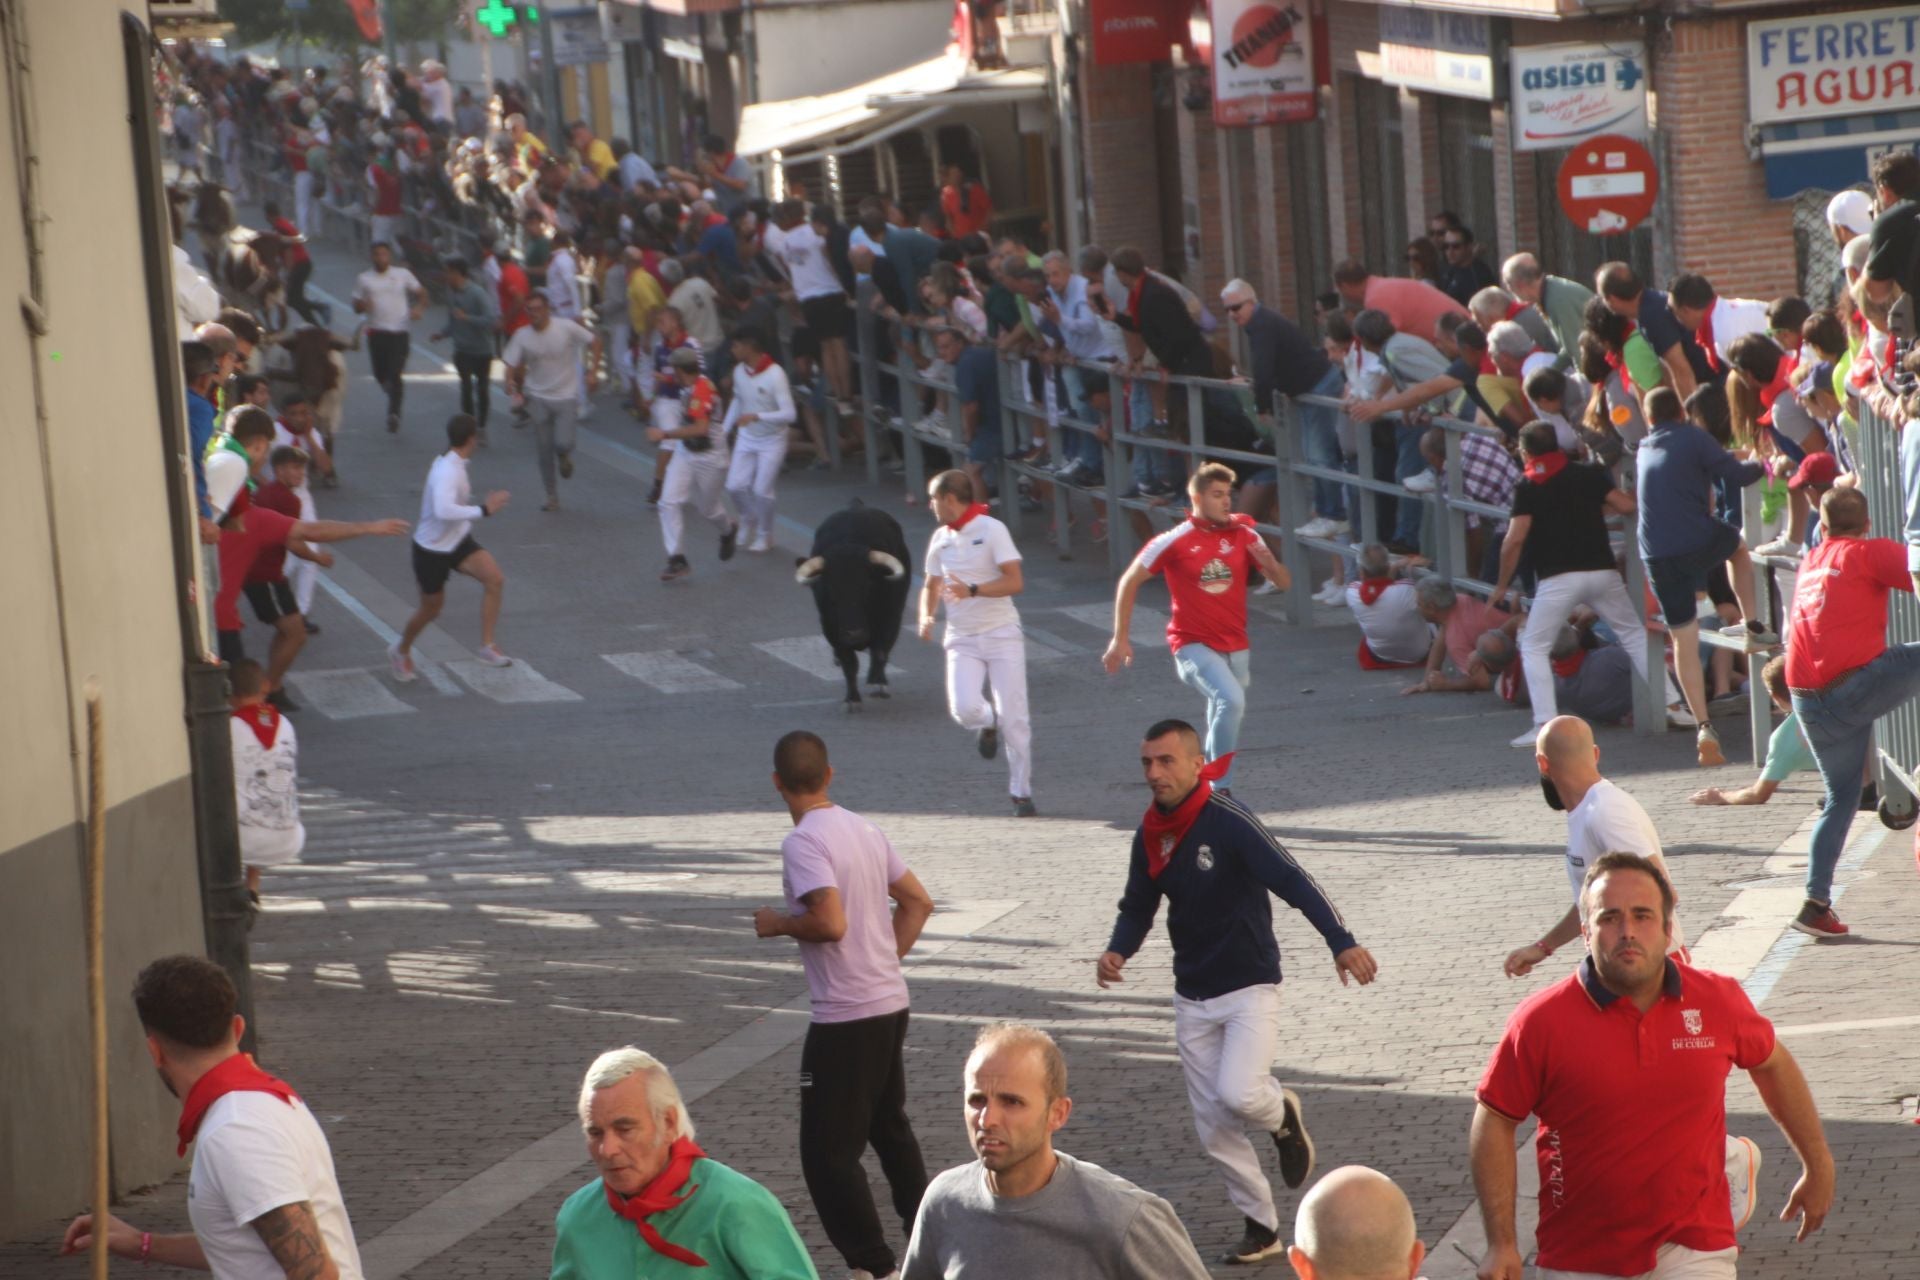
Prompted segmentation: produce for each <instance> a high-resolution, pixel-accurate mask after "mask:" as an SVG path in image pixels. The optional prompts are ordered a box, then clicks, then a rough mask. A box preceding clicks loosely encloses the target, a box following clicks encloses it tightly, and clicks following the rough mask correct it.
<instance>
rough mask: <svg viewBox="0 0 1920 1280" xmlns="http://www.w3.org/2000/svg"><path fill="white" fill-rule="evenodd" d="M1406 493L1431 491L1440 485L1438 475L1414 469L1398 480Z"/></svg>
mask: <svg viewBox="0 0 1920 1280" xmlns="http://www.w3.org/2000/svg"><path fill="white" fill-rule="evenodd" d="M1400 487H1401V488H1402V489H1405V490H1406V491H1407V492H1408V493H1432V492H1433V491H1434V490H1436V489H1438V488H1439V487H1440V477H1439V476H1437V475H1435V474H1433V472H1431V471H1416V472H1415V473H1414V474H1412V475H1410V476H1408V477H1407V478H1406V479H1405V480H1402V481H1401V482H1400Z"/></svg>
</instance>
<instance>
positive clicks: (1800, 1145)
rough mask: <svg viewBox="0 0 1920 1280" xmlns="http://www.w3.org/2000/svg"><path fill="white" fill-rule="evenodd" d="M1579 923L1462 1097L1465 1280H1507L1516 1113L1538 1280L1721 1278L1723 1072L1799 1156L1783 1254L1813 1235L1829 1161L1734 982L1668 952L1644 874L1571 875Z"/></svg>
mask: <svg viewBox="0 0 1920 1280" xmlns="http://www.w3.org/2000/svg"><path fill="white" fill-rule="evenodd" d="M1855 777H1856V778H1857V777H1858V774H1856V775H1855ZM1580 918H1581V932H1582V934H1584V935H1585V938H1586V943H1587V958H1586V959H1585V960H1583V961H1582V962H1581V964H1580V968H1579V969H1578V970H1577V971H1576V972H1575V973H1573V974H1571V975H1569V976H1568V977H1567V978H1566V979H1565V980H1564V981H1561V982H1557V983H1555V984H1554V985H1553V986H1551V987H1548V988H1547V989H1546V990H1544V991H1540V992H1537V993H1535V994H1534V995H1532V996H1530V997H1529V998H1528V999H1527V1000H1526V1001H1524V1002H1523V1003H1522V1004H1521V1005H1520V1007H1519V1008H1518V1009H1516V1010H1514V1012H1513V1016H1512V1017H1511V1018H1509V1019H1508V1020H1507V1029H1506V1034H1505V1035H1503V1036H1502V1037H1501V1039H1500V1043H1499V1044H1498V1045H1497V1046H1496V1047H1495V1048H1494V1051H1493V1056H1492V1058H1491V1059H1490V1060H1489V1061H1488V1063H1487V1069H1486V1072H1485V1074H1484V1075H1482V1076H1481V1078H1480V1087H1479V1089H1478V1090H1477V1091H1476V1093H1475V1096H1476V1097H1477V1098H1478V1100H1479V1104H1480V1105H1479V1108H1478V1109H1477V1110H1476V1111H1475V1113H1474V1117H1473V1137H1472V1156H1473V1185H1474V1190H1475V1192H1476V1193H1477V1194H1478V1196H1479V1199H1480V1213H1481V1217H1482V1219H1483V1220H1484V1222H1485V1224H1486V1232H1487V1253H1486V1257H1485V1258H1484V1259H1483V1260H1482V1261H1481V1264H1480V1272H1479V1274H1480V1276H1481V1280H1521V1275H1522V1260H1521V1256H1520V1248H1519V1242H1518V1239H1517V1236H1516V1232H1515V1228H1514V1205H1513V1198H1514V1187H1515V1181H1516V1163H1517V1162H1516V1157H1515V1154H1514V1132H1515V1130H1516V1129H1518V1127H1519V1125H1520V1122H1521V1121H1522V1120H1523V1119H1524V1118H1526V1117H1527V1116H1529V1115H1537V1116H1539V1118H1540V1128H1539V1133H1538V1136H1537V1138H1536V1140H1535V1144H1534V1145H1535V1149H1536V1154H1537V1158H1538V1160H1539V1164H1540V1226H1539V1230H1538V1233H1537V1236H1536V1239H1537V1241H1538V1245H1539V1256H1538V1257H1537V1259H1536V1266H1537V1267H1538V1271H1537V1273H1536V1274H1537V1275H1538V1277H1539V1280H1598V1278H1599V1277H1604V1276H1633V1277H1638V1278H1639V1280H1733V1277H1734V1276H1735V1274H1736V1272H1735V1265H1734V1264H1735V1261H1736V1259H1737V1258H1738V1256H1739V1249H1738V1247H1737V1246H1736V1244H1735V1243H1734V1229H1735V1228H1734V1220H1733V1215H1732V1211H1731V1208H1730V1204H1729V1200H1730V1194H1729V1187H1728V1185H1727V1175H1726V1167H1725V1161H1726V1138H1727V1076H1728V1075H1729V1074H1730V1073H1731V1072H1732V1070H1733V1069H1734V1068H1735V1067H1739V1068H1740V1069H1742V1070H1744V1071H1746V1072H1747V1073H1748V1075H1749V1076H1751V1077H1752V1079H1753V1083H1754V1087H1755V1088H1756V1089H1757V1090H1758V1091H1759V1093H1760V1100H1761V1102H1762V1103H1763V1104H1764V1105H1765V1106H1766V1108H1767V1113H1768V1114H1769V1115H1771V1116H1772V1117H1773V1119H1774V1121H1775V1123H1777V1124H1778V1125H1779V1126H1780V1128H1781V1130H1782V1131H1783V1132H1784V1133H1785V1134H1786V1136H1787V1141H1788V1142H1789V1143H1791V1144H1792V1146H1793V1149H1794V1152H1795V1153H1796V1154H1797V1155H1798V1156H1799V1157H1800V1163H1801V1166H1802V1172H1801V1175H1800V1179H1799V1181H1798V1182H1797V1183H1795V1184H1794V1188H1793V1194H1792V1195H1790V1196H1789V1197H1788V1198H1787V1205H1786V1208H1785V1209H1783V1210H1782V1211H1781V1214H1780V1218H1781V1220H1782V1221H1791V1220H1792V1219H1793V1218H1795V1217H1798V1218H1799V1219H1800V1229H1799V1231H1798V1233H1797V1234H1796V1235H1795V1237H1794V1238H1795V1239H1796V1240H1805V1239H1806V1238H1807V1237H1808V1236H1809V1235H1812V1234H1813V1233H1814V1232H1815V1231H1817V1230H1819V1228H1820V1224H1821V1222H1822V1221H1824V1220H1825V1218H1826V1216H1827V1210H1828V1209H1829V1208H1830V1207H1831V1206H1832V1204H1833V1156H1832V1154H1831V1153H1830V1152H1829V1151H1828V1150H1827V1140H1826V1136H1825V1134H1824V1133H1822V1131H1821V1128H1820V1114H1819V1112H1818V1110H1817V1109H1816V1108H1815V1106H1814V1101H1813V1094H1812V1093H1811V1092H1810V1091H1809V1090H1808V1088H1807V1081H1806V1077H1804V1076H1803V1075H1801V1074H1800V1067H1799V1064H1797V1063H1796V1062H1795V1061H1794V1060H1793V1055H1792V1054H1790V1053H1788V1052H1787V1050H1786V1048H1785V1047H1784V1046H1782V1045H1780V1044H1779V1043H1778V1042H1777V1041H1776V1040H1775V1039H1774V1033H1773V1024H1772V1023H1770V1022H1768V1021H1767V1020H1766V1019H1765V1018H1763V1017H1761V1016H1760V1014H1759V1012H1758V1011H1757V1010H1755V1009H1754V1007H1753V1002H1752V1001H1751V1000H1749V999H1748V998H1747V995H1746V992H1745V991H1743V990H1742V989H1741V987H1740V984H1739V983H1737V982H1735V981H1734V980H1733V979H1731V978H1728V977H1725V976H1723V975H1721V974H1717V973H1710V972H1708V971H1706V970H1704V969H1695V968H1693V967H1692V966H1691V965H1688V964H1685V963H1682V962H1680V961H1677V960H1675V959H1673V958H1672V957H1671V956H1669V955H1668V954H1667V942H1668V936H1669V932H1670V930H1671V928H1672V920H1673V889H1672V887H1671V886H1670V885H1669V884H1668V883H1667V878H1666V876H1664V875H1663V874H1661V871H1660V868H1659V867H1658V866H1657V865H1656V864H1655V863H1653V862H1652V861H1651V860H1650V859H1647V858H1643V857H1641V856H1640V855H1639V854H1634V853H1608V854H1605V855H1603V856H1602V857H1600V858H1599V859H1598V860H1596V861H1595V862H1594V864H1593V866H1592V867H1591V868H1589V869H1588V871H1587V878H1586V883H1585V885H1584V887H1583V888H1582V890H1581V893H1580ZM1750 1194H1751V1193H1750V1192H1749V1196H1750Z"/></svg>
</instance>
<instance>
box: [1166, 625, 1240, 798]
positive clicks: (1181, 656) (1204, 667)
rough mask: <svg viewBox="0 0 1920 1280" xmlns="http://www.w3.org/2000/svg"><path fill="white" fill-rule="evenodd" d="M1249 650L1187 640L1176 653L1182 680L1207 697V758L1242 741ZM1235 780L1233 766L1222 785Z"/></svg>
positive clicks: (1226, 751)
mask: <svg viewBox="0 0 1920 1280" xmlns="http://www.w3.org/2000/svg"><path fill="white" fill-rule="evenodd" d="M1248 656H1249V651H1248V650H1246V649H1241V650H1239V651H1237V652H1234V653H1221V652H1219V651H1218V650H1214V649H1209V648H1207V646H1205V645H1203V644H1183V645H1181V646H1180V648H1179V650H1178V651H1177V652H1175V653H1174V655H1173V669H1174V670H1175V671H1176V672H1178V673H1179V675H1180V683H1181V684H1184V685H1186V686H1187V687H1188V688H1189V689H1192V690H1193V691H1194V692H1196V693H1198V694H1200V695H1201V696H1202V697H1204V698H1205V699H1206V700H1207V740H1206V742H1205V743H1204V744H1203V745H1204V746H1205V748H1206V752H1207V759H1209V760H1218V759H1219V758H1220V757H1221V756H1224V755H1230V754H1232V752H1233V751H1234V749H1235V748H1236V747H1238V746H1239V745H1240V721H1241V719H1242V718H1243V717H1244V716H1245V715H1246V714H1247V685H1248V684H1250V683H1251V682H1252V680H1253V669H1252V667H1251V665H1250V664H1249V661H1248ZM1232 782H1233V770H1232V769H1231V768H1229V769H1228V770H1227V772H1226V773H1225V774H1222V775H1221V777H1220V782H1219V784H1218V785H1220V786H1223V787H1224V786H1229V785H1231V784H1232Z"/></svg>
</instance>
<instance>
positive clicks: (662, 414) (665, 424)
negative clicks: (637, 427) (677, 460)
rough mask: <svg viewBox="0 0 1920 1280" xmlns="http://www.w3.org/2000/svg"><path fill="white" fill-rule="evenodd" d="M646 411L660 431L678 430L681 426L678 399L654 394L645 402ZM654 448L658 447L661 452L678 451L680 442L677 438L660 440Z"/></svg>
mask: <svg viewBox="0 0 1920 1280" xmlns="http://www.w3.org/2000/svg"><path fill="white" fill-rule="evenodd" d="M647 412H648V414H650V415H651V416H652V418H653V425H654V426H656V427H658V428H660V429H661V430H662V431H678V430H679V429H680V427H681V417H680V402H679V401H678V400H670V399H668V398H667V397H666V396H655V397H654V398H653V399H652V400H651V401H649V402H648V403H647ZM654 448H656V449H658V450H659V451H660V452H661V453H678V452H679V451H680V442H679V441H678V440H662V441H661V442H660V443H659V444H657V445H655V446H654Z"/></svg>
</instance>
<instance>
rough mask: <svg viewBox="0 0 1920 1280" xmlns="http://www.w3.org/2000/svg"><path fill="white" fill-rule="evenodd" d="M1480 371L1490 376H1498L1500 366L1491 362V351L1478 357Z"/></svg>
mask: <svg viewBox="0 0 1920 1280" xmlns="http://www.w3.org/2000/svg"><path fill="white" fill-rule="evenodd" d="M1480 372H1481V373H1482V374H1484V375H1487V376H1490V377H1495V378H1497V377H1499V376H1500V366H1499V365H1497V364H1495V363H1494V362H1493V353H1492V352H1491V351H1489V352H1486V353H1484V354H1482V355H1481V357H1480Z"/></svg>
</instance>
